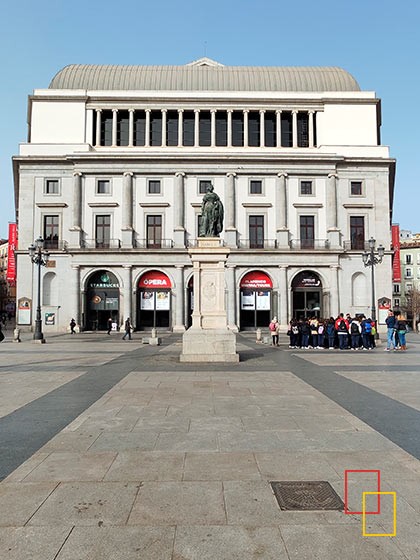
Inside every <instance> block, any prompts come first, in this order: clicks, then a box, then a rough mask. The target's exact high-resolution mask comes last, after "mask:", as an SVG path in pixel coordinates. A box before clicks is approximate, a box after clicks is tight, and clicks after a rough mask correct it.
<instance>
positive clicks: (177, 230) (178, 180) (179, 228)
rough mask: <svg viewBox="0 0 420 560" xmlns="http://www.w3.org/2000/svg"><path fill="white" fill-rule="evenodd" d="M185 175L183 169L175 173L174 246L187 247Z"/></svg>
mask: <svg viewBox="0 0 420 560" xmlns="http://www.w3.org/2000/svg"><path fill="white" fill-rule="evenodd" d="M184 177H185V173H184V172H183V171H177V172H176V173H175V192H174V246H175V247H181V248H182V247H185V225H184V207H185V201H184V198H185V195H184Z"/></svg>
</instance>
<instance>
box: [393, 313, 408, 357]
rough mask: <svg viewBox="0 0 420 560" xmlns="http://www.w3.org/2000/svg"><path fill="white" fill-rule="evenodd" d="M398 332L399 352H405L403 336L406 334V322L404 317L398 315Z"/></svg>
mask: <svg viewBox="0 0 420 560" xmlns="http://www.w3.org/2000/svg"><path fill="white" fill-rule="evenodd" d="M396 328H397V331H398V337H399V339H400V350H407V346H406V342H405V335H406V334H407V321H406V319H405V317H404V315H402V314H400V315H398V321H397V325H396Z"/></svg>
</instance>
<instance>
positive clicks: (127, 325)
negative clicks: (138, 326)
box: [122, 317, 133, 340]
mask: <svg viewBox="0 0 420 560" xmlns="http://www.w3.org/2000/svg"><path fill="white" fill-rule="evenodd" d="M132 328H133V325H132V324H131V319H130V317H127V319H126V321H125V323H124V330H125V334H124V336H123V337H122V339H123V340H125V339H126V336H127V335H128V340H131V330H132Z"/></svg>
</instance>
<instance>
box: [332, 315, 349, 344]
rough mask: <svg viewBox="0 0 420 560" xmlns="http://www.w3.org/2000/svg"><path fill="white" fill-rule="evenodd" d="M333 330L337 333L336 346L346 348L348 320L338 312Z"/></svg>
mask: <svg viewBox="0 0 420 560" xmlns="http://www.w3.org/2000/svg"><path fill="white" fill-rule="evenodd" d="M335 330H336V331H337V334H338V347H339V348H340V350H345V349H346V348H347V340H348V335H349V322H348V321H347V319H345V318H344V314H343V313H340V315H339V316H338V317H337V320H336V322H335Z"/></svg>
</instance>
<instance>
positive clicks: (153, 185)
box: [147, 179, 161, 194]
mask: <svg viewBox="0 0 420 560" xmlns="http://www.w3.org/2000/svg"><path fill="white" fill-rule="evenodd" d="M147 187H148V189H147V190H148V193H149V194H160V192H161V190H160V180H158V179H150V181H149V182H148V184H147Z"/></svg>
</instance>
